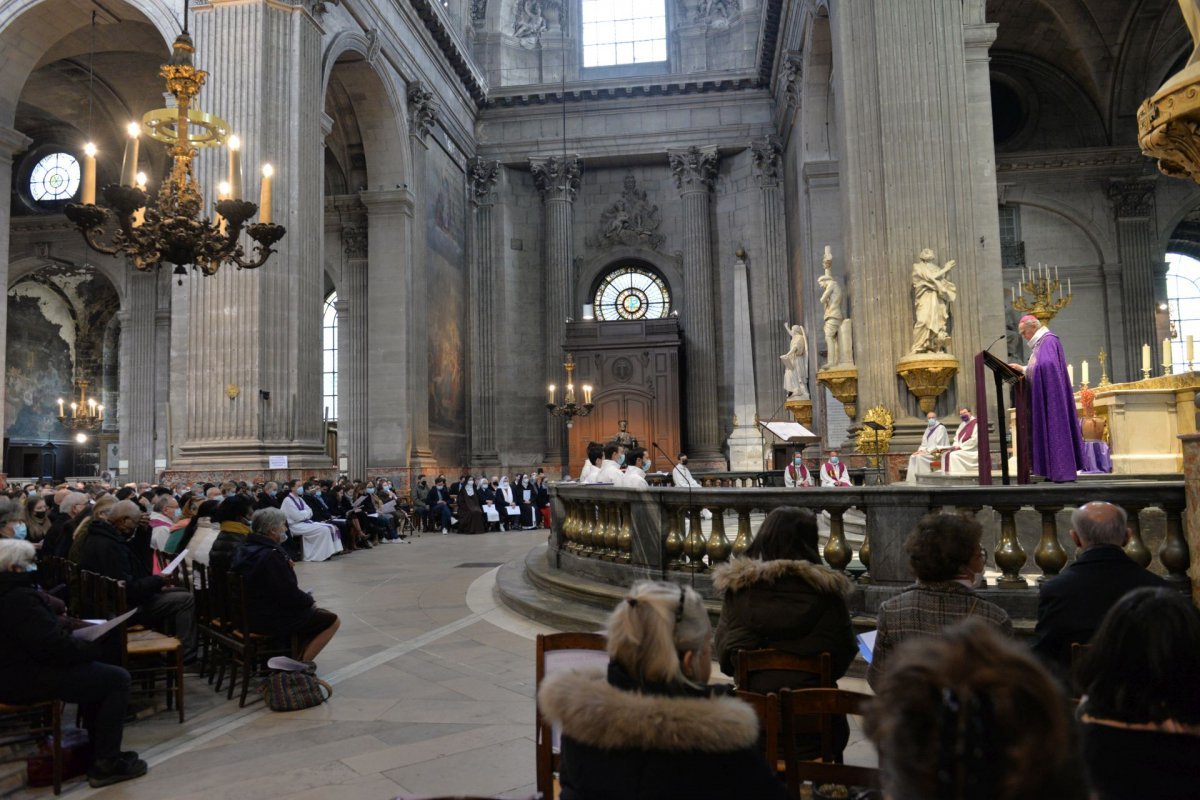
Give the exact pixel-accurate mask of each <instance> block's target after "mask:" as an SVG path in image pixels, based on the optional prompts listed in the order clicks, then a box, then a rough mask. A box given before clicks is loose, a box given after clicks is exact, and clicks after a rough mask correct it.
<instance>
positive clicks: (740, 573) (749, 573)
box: [712, 558, 854, 597]
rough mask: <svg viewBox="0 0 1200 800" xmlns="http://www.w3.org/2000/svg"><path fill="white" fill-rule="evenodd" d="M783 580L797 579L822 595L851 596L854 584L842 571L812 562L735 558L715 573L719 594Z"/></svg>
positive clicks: (715, 584) (715, 587) (714, 579)
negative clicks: (788, 578) (785, 578)
mask: <svg viewBox="0 0 1200 800" xmlns="http://www.w3.org/2000/svg"><path fill="white" fill-rule="evenodd" d="M783 577H796V578H799V579H801V580H802V581H804V582H805V583H807V584H808V585H809V586H811V587H812V588H813V589H815V590H816V591H818V592H820V593H822V594H835V595H839V596H841V597H849V596H850V594H851V593H852V592H853V591H854V585H853V584H852V583H851V582H850V579H849V578H847V577H846V576H845V575H843V574H842V573H840V572H835V571H834V570H832V569H830V568H829V567H826V566H824V565H822V564H813V563H812V562H810V561H790V560H787V559H776V560H774V561H758V560H757V559H752V558H735V559H733V560H732V561H730V562H729V563H728V564H722V565H721V566H719V567H717V568H716V569H715V570H714V571H713V578H712V582H713V588H714V589H716V590H717V591H718V592H722V593H724V592H740V591H742V590H744V589H749V588H750V587H751V586H753V585H754V584H756V583H766V584H774V583H775V582H776V581H777V580H779V579H780V578H783Z"/></svg>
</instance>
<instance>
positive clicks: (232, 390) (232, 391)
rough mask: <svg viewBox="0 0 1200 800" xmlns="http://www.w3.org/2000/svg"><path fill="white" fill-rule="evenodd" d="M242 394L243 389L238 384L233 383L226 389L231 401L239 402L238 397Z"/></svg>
mask: <svg viewBox="0 0 1200 800" xmlns="http://www.w3.org/2000/svg"><path fill="white" fill-rule="evenodd" d="M241 393H242V390H241V387H239V386H238V385H237V384H236V383H231V384H229V385H228V386H226V387H225V396H226V397H228V398H229V399H230V400H237V399H238V395H240V394H241Z"/></svg>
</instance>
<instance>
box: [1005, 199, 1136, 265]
mask: <svg viewBox="0 0 1200 800" xmlns="http://www.w3.org/2000/svg"><path fill="white" fill-rule="evenodd" d="M1007 202H1008V203H1010V204H1012V205H1015V206H1029V207H1030V208H1036V209H1039V210H1041V211H1045V212H1047V213H1050V214H1054V215H1055V216H1058V217H1062V218H1063V219H1065V220H1066V221H1067V222H1070V223H1071V224H1072V225H1073V226H1075V227H1076V228H1078V229H1079V232H1080V233H1082V234H1083V236H1084V238H1085V239H1087V241H1088V242H1089V243H1090V244H1091V246H1092V248H1093V249H1094V250H1095V252H1096V264H1098V265H1100V266H1104V265H1105V264H1108V263H1111V261H1112V260H1113V259H1112V258H1110V257H1109V256H1110V254H1111V253H1112V250H1114V249H1115V244H1114V243H1113V242H1112V241H1111V240H1110V239H1109V237H1108V236H1107V235H1105V234H1104V233H1102V232H1101V231H1100V230H1098V229H1097V228H1096V226H1095V225H1093V224H1092V223H1091V222H1090V221H1089V219H1090V217H1089V216H1088V215H1087V214H1085V213H1084V212H1082V211H1080V210H1079V209H1077V208H1075V207H1073V206H1070V205H1068V204H1066V203H1062V202H1057V201H1050V200H1047V199H1045V198H1041V197H1037V196H1025V195H1023V194H1022V193H1019V192H1018V193H1016V194H1015V196H1010V197H1008V198H1007Z"/></svg>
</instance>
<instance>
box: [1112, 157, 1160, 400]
mask: <svg viewBox="0 0 1200 800" xmlns="http://www.w3.org/2000/svg"><path fill="white" fill-rule="evenodd" d="M1108 196H1109V199H1110V200H1112V204H1113V212H1114V213H1115V215H1116V226H1117V251H1118V253H1119V254H1120V259H1121V315H1122V317H1124V320H1125V325H1124V328H1123V330H1124V332H1125V333H1124V343H1125V372H1126V374H1127V375H1129V376H1130V377H1131V379H1133V380H1136V379H1137V378H1138V377H1140V376H1141V374H1142V373H1141V366H1142V345H1143V344H1148V345H1150V350H1151V352H1152V353H1153V354H1154V362H1155V364H1154V369H1153V370H1151V374H1152V375H1159V374H1161V372H1162V365H1161V364H1159V363H1158V362H1159V361H1161V360H1162V348H1161V346H1159V344H1158V332H1157V330H1156V328H1155V324H1154V323H1155V320H1154V267H1155V264H1154V258H1153V256H1154V250H1155V232H1154V180H1153V179H1150V180H1114V181H1113V182H1112V183H1111V184H1109V187H1108Z"/></svg>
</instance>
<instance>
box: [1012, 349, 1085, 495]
mask: <svg viewBox="0 0 1200 800" xmlns="http://www.w3.org/2000/svg"><path fill="white" fill-rule="evenodd" d="M1025 378H1026V380H1027V381H1028V382H1029V415H1030V418H1031V420H1032V424H1033V433H1032V436H1031V437H1030V438H1031V445H1032V446H1031V447H1030V450H1031V451H1032V456H1033V458H1032V462H1031V463H1032V466H1033V472H1034V473H1035V474H1037V475H1042V476H1044V477H1045V478H1046V479H1047V480H1051V481H1054V482H1056V483H1063V482H1066V481H1073V480H1075V477H1076V473H1077V472H1078V471H1079V470H1081V469H1083V435H1082V434H1081V433H1080V430H1079V415H1078V414H1077V413H1076V412H1075V394H1074V393H1073V392H1072V391H1071V384H1070V383H1069V381H1068V379H1067V365H1066V357H1065V356H1064V355H1063V349H1062V342H1060V341H1059V340H1058V337H1057V336H1055V335H1054V333H1053V332H1051V331H1046V333H1045V335H1043V336H1042V338H1041V339H1039V340H1038V342H1037V344H1035V345H1034V347H1033V354H1032V355H1030V357H1029V365H1028V366H1027V367H1026V368H1025Z"/></svg>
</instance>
